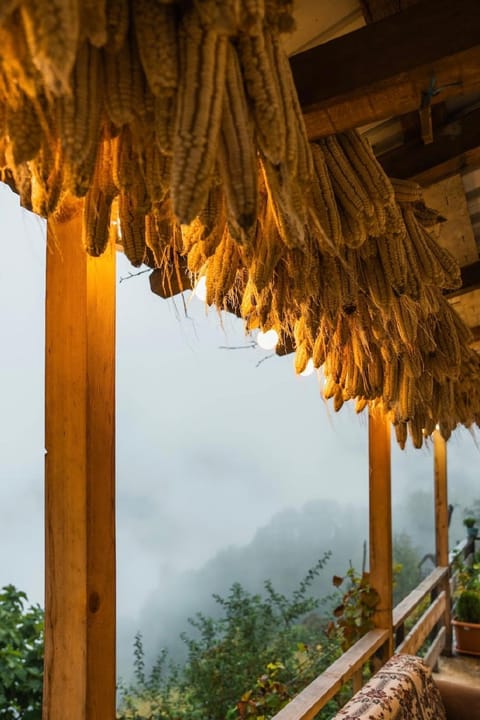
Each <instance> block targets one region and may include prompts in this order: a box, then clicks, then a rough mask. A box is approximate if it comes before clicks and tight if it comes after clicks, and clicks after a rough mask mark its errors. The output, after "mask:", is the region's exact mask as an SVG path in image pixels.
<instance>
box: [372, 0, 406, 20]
mask: <svg viewBox="0 0 480 720" xmlns="http://www.w3.org/2000/svg"><path fill="white" fill-rule="evenodd" d="M417 2H418V0H360V5H361V6H362V13H363V17H364V18H365V22H367V23H371V22H377V20H383V18H386V17H388V16H389V15H394V14H395V13H398V12H400V11H401V10H405V8H407V7H410V5H415V3H417Z"/></svg>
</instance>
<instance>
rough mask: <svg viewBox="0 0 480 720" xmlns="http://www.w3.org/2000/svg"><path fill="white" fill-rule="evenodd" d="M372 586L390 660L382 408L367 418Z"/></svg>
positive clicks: (386, 428) (388, 510)
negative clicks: (385, 631) (384, 631)
mask: <svg viewBox="0 0 480 720" xmlns="http://www.w3.org/2000/svg"><path fill="white" fill-rule="evenodd" d="M368 454H369V527H370V531H369V534H370V583H371V585H372V587H374V588H375V590H376V591H377V592H378V594H379V598H380V599H379V603H378V605H377V607H376V610H375V617H374V621H375V625H376V627H379V628H383V629H386V630H388V632H389V641H388V643H387V646H386V657H385V658H384V659H387V658H388V657H390V656H391V655H392V654H393V631H392V604H393V600H392V587H393V568H392V565H393V562H392V554H393V550H392V498H391V468H390V422H389V421H388V420H387V418H386V416H385V415H384V413H383V412H382V411H381V410H380V409H374V410H370V412H369V416H368Z"/></svg>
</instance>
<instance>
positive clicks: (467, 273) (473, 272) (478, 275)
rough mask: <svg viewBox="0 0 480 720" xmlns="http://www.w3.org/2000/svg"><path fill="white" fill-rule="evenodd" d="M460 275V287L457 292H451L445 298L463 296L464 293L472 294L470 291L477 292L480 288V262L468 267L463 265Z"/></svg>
mask: <svg viewBox="0 0 480 720" xmlns="http://www.w3.org/2000/svg"><path fill="white" fill-rule="evenodd" d="M461 273H462V286H461V287H460V288H458V289H457V290H451V291H449V292H448V293H446V296H447V297H448V298H449V299H450V298H453V297H458V296H459V295H464V294H465V293H469V292H472V290H478V289H479V288H480V260H477V261H476V262H474V263H470V265H465V266H464V267H462V268H461Z"/></svg>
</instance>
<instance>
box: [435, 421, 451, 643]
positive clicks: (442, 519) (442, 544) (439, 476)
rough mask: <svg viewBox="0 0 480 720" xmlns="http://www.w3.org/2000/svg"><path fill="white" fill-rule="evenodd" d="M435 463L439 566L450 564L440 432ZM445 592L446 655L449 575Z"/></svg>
mask: <svg viewBox="0 0 480 720" xmlns="http://www.w3.org/2000/svg"><path fill="white" fill-rule="evenodd" d="M433 464H434V481H435V555H436V563H437V566H439V567H447V566H448V482H447V443H446V442H445V440H444V439H443V437H442V436H441V434H440V433H439V432H438V430H435V432H434V433H433ZM439 590H440V591H442V590H443V591H444V592H445V596H446V611H445V615H444V624H445V630H446V635H445V649H444V651H443V654H444V655H451V654H452V625H451V604H450V583H449V578H448V575H447V576H446V577H445V578H444V579H443V580H442V583H441V585H440V586H439Z"/></svg>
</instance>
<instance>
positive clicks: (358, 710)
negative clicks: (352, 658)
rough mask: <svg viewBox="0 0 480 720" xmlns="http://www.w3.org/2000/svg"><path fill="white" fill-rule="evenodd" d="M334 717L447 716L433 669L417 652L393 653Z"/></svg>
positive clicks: (401, 719)
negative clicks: (406, 653) (435, 682)
mask: <svg viewBox="0 0 480 720" xmlns="http://www.w3.org/2000/svg"><path fill="white" fill-rule="evenodd" d="M335 720H446V716H445V709H444V707H443V703H442V699H441V697H440V693H439V691H438V689H437V688H436V686H435V684H434V682H433V679H432V671H431V670H430V668H429V667H428V666H427V665H425V664H424V663H423V662H422V660H421V659H420V658H418V657H415V656H414V655H394V656H393V657H392V658H390V660H389V661H388V662H387V663H385V665H384V666H383V667H382V668H381V669H380V670H379V671H378V672H377V673H376V674H375V675H374V676H373V677H372V678H371V679H370V680H369V682H368V683H367V684H366V685H365V686H364V687H363V688H362V689H361V690H360V691H359V692H358V693H356V694H355V695H354V696H353V698H352V699H351V700H350V701H349V702H348V703H347V704H346V705H345V706H344V707H343V708H342V710H340V712H339V713H337V715H335Z"/></svg>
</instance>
